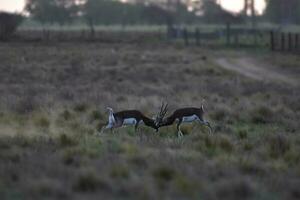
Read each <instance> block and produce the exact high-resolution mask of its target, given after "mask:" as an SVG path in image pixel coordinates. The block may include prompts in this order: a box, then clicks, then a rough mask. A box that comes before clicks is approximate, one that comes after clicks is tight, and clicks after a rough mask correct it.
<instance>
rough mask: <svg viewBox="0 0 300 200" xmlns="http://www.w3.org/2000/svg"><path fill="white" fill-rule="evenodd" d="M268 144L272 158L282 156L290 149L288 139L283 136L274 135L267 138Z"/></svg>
mask: <svg viewBox="0 0 300 200" xmlns="http://www.w3.org/2000/svg"><path fill="white" fill-rule="evenodd" d="M267 141H268V144H269V153H270V156H271V157H273V158H278V157H280V156H283V155H284V154H285V153H286V152H288V151H289V150H290V148H291V143H290V141H289V139H288V138H287V137H286V136H285V135H283V134H276V135H274V136H271V137H269V138H267Z"/></svg>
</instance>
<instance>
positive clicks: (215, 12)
mask: <svg viewBox="0 0 300 200" xmlns="http://www.w3.org/2000/svg"><path fill="white" fill-rule="evenodd" d="M200 9H201V11H202V13H203V16H202V17H203V20H204V21H205V22H207V23H241V22H242V17H241V16H240V15H234V14H232V13H230V12H228V11H226V10H224V9H223V8H222V7H221V5H219V4H217V3H216V1H215V0H203V3H202V6H201V8H200Z"/></svg>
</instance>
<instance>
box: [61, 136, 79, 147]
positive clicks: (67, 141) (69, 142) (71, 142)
mask: <svg viewBox="0 0 300 200" xmlns="http://www.w3.org/2000/svg"><path fill="white" fill-rule="evenodd" d="M59 143H60V145H61V146H63V147H65V146H75V145H77V144H78V140H76V138H75V137H74V136H73V137H70V136H68V135H67V134H65V133H63V134H61V135H60V136H59Z"/></svg>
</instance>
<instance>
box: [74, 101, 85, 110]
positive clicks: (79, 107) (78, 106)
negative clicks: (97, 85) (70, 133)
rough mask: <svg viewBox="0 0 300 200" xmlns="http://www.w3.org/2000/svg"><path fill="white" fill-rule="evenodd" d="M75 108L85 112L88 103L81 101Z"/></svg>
mask: <svg viewBox="0 0 300 200" xmlns="http://www.w3.org/2000/svg"><path fill="white" fill-rule="evenodd" d="M74 110H75V111H76V112H85V111H86V110H87V105H86V104H84V103H80V104H77V105H75V106H74Z"/></svg>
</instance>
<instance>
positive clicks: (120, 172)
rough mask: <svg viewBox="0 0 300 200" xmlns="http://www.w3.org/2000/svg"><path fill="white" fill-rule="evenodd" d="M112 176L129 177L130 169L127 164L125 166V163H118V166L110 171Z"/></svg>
mask: <svg viewBox="0 0 300 200" xmlns="http://www.w3.org/2000/svg"><path fill="white" fill-rule="evenodd" d="M110 176H111V177H113V178H124V179H126V178H128V177H129V170H128V168H127V167H126V166H123V165H118V166H117V165H116V166H113V167H112V168H111V171H110Z"/></svg>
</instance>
